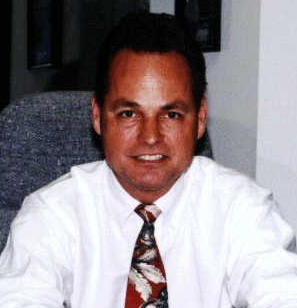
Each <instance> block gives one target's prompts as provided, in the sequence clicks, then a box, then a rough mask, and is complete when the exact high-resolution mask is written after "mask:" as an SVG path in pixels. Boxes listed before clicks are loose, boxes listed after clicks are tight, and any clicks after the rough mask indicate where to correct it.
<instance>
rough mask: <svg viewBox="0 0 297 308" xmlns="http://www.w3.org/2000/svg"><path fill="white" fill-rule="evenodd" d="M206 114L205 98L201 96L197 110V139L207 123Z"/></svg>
mask: <svg viewBox="0 0 297 308" xmlns="http://www.w3.org/2000/svg"><path fill="white" fill-rule="evenodd" d="M207 115H208V107H207V101H206V98H205V97H203V98H202V100H201V105H200V109H199V111H198V127H197V129H198V133H197V139H200V138H201V137H202V136H203V135H204V133H205V130H206V124H207Z"/></svg>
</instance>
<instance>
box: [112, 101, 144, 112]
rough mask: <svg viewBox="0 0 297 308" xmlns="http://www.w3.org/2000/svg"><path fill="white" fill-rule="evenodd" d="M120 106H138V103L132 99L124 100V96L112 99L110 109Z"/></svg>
mask: <svg viewBox="0 0 297 308" xmlns="http://www.w3.org/2000/svg"><path fill="white" fill-rule="evenodd" d="M122 107H129V108H135V107H139V104H138V103H136V102H133V101H129V100H126V99H124V98H120V99H117V100H115V101H114V104H113V106H112V108H111V109H113V110H114V109H117V108H122Z"/></svg>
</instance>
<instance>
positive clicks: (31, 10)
mask: <svg viewBox="0 0 297 308" xmlns="http://www.w3.org/2000/svg"><path fill="white" fill-rule="evenodd" d="M62 3H63V1H60V0H28V2H27V18H28V19H27V27H28V31H27V48H28V49H27V66H28V69H37V68H45V67H53V68H56V67H59V66H60V65H61V62H62Z"/></svg>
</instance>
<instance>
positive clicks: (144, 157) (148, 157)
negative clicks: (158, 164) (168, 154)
mask: <svg viewBox="0 0 297 308" xmlns="http://www.w3.org/2000/svg"><path fill="white" fill-rule="evenodd" d="M164 158H165V156H164V155H161V154H154V155H148V154H145V155H139V156H136V159H137V160H141V161H150V162H154V161H159V160H161V159H164Z"/></svg>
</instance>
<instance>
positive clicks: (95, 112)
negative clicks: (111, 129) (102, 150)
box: [91, 95, 101, 135]
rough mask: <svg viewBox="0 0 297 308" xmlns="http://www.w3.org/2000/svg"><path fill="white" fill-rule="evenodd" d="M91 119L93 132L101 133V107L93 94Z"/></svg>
mask: <svg viewBox="0 0 297 308" xmlns="http://www.w3.org/2000/svg"><path fill="white" fill-rule="evenodd" d="M91 102H92V121H93V128H94V130H95V132H96V133H97V134H98V135H101V123H100V122H101V121H100V118H101V108H100V106H99V104H98V102H97V100H96V98H95V96H94V95H93V97H92V100H91Z"/></svg>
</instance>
